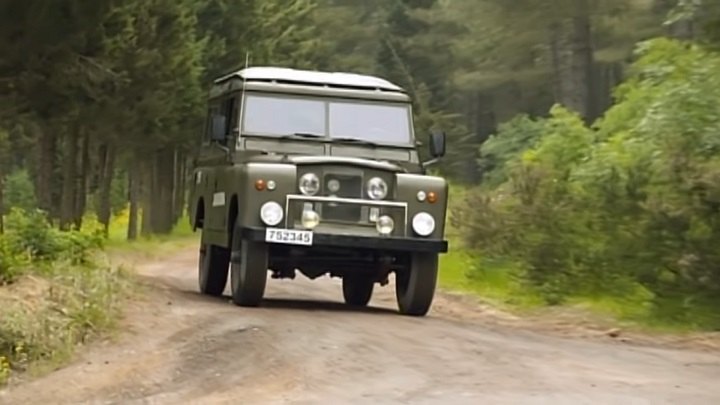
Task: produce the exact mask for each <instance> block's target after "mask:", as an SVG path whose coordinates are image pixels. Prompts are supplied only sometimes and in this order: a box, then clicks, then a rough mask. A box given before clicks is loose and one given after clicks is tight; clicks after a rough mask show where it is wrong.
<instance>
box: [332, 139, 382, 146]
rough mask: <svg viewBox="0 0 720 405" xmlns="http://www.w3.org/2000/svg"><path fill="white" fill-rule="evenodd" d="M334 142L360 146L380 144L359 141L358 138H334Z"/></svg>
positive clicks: (363, 140)
mask: <svg viewBox="0 0 720 405" xmlns="http://www.w3.org/2000/svg"><path fill="white" fill-rule="evenodd" d="M332 140H333V141H340V142H347V143H356V144H359V145H367V146H378V144H377V143H375V142H372V141H366V140H365V139H358V138H332Z"/></svg>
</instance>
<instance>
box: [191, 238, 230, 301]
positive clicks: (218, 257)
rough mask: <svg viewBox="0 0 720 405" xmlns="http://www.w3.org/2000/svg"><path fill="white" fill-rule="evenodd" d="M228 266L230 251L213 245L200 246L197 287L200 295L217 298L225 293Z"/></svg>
mask: <svg viewBox="0 0 720 405" xmlns="http://www.w3.org/2000/svg"><path fill="white" fill-rule="evenodd" d="M229 265H230V251H229V250H228V249H225V248H221V247H219V246H214V245H207V244H206V245H202V246H200V257H199V260H198V285H199V287H200V293H202V294H205V295H210V296H213V297H219V296H221V295H222V293H223V292H224V291H225V286H226V285H227V279H228V266H229Z"/></svg>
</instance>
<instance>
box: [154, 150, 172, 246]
mask: <svg viewBox="0 0 720 405" xmlns="http://www.w3.org/2000/svg"><path fill="white" fill-rule="evenodd" d="M174 154H175V152H174V151H173V150H163V151H160V152H158V153H157V154H156V156H155V159H153V170H152V175H153V176H152V177H153V179H152V180H153V182H152V193H151V198H150V205H151V217H150V219H151V224H152V228H151V232H152V233H157V234H168V233H170V232H171V231H172V228H173V216H174V213H173V209H174V201H173V200H174V196H175V186H174V183H175V170H174V166H175V165H174V159H173V156H174Z"/></svg>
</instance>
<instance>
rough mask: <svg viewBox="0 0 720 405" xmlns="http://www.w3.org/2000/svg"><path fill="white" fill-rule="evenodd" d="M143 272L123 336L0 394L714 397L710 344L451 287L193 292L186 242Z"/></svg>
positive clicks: (232, 399)
mask: <svg viewBox="0 0 720 405" xmlns="http://www.w3.org/2000/svg"><path fill="white" fill-rule="evenodd" d="M138 272H139V273H140V274H141V275H142V276H143V277H144V278H145V280H147V281H148V289H149V291H151V292H152V293H151V294H148V295H147V297H146V298H143V299H141V300H138V301H135V302H133V303H132V304H131V307H130V308H129V309H128V313H127V319H125V320H124V325H125V326H124V331H123V333H122V334H120V336H119V337H117V338H116V339H115V340H113V341H107V342H102V343H98V344H94V345H92V346H91V347H89V348H88V349H87V350H83V352H82V353H81V354H79V355H78V357H77V359H76V360H75V361H74V362H73V363H72V364H70V365H68V366H67V367H65V368H63V369H60V370H57V371H55V372H53V373H51V374H49V375H46V376H44V377H41V378H39V379H35V380H32V381H26V382H24V383H22V384H18V385H15V386H13V387H12V388H10V389H8V390H6V391H4V392H1V393H0V403H3V404H5V403H7V404H18V405H21V404H22V405H26V404H81V403H87V404H184V403H187V404H225V403H235V404H458V405H459V404H573V405H580V404H634V405H639V404H682V405H694V404H697V405H701V404H708V405H718V404H720V352H718V351H713V350H699V349H697V350H695V349H688V348H683V349H680V348H669V347H662V346H661V345H652V346H651V345H646V344H637V343H634V344H628V343H620V342H618V341H617V340H615V341H609V340H603V339H588V338H579V337H568V336H558V335H557V334H552V333H541V332H538V331H533V330H531V329H527V328H522V327H510V326H504V325H502V324H501V323H497V322H488V321H485V320H484V318H485V317H486V315H484V314H486V313H487V312H486V309H482V308H479V307H474V306H473V305H474V304H472V303H468V302H464V301H462V300H457V299H455V298H453V297H451V296H449V295H446V294H439V295H438V297H437V299H436V302H435V306H434V307H433V310H432V311H431V313H430V314H429V315H428V317H426V318H419V319H416V318H408V317H402V316H399V315H397V314H396V313H395V300H394V295H393V289H392V286H387V287H384V288H380V289H377V290H376V291H377V292H376V294H375V296H374V298H373V301H372V302H371V308H369V309H367V310H351V309H349V308H347V307H345V306H344V305H343V304H342V292H341V284H340V282H339V280H330V279H321V280H315V281H308V280H305V279H304V278H302V276H300V277H298V279H296V280H294V281H279V280H269V282H268V291H267V294H266V298H267V299H266V302H265V303H264V304H263V306H262V307H261V308H256V309H245V308H238V307H235V306H233V305H232V304H231V303H230V302H229V299H228V298H227V297H226V298H224V299H211V298H206V297H202V296H200V295H198V294H197V292H196V291H197V289H196V285H197V282H196V251H195V250H194V249H189V250H187V251H185V252H183V253H180V254H177V255H174V256H173V257H171V258H169V259H167V260H162V261H154V262H149V263H143V264H142V265H141V266H139V267H138ZM488 316H489V315H488ZM494 317H495V316H494ZM495 318H497V317H495Z"/></svg>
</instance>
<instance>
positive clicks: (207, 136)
mask: <svg viewBox="0 0 720 405" xmlns="http://www.w3.org/2000/svg"><path fill="white" fill-rule="evenodd" d="M219 112H220V108H219V107H218V106H217V105H211V106H210V107H209V108H208V111H207V117H205V131H204V132H203V137H202V143H203V144H204V145H207V144H209V143H210V140H211V139H212V117H213V116H214V115H217V114H218V113H219Z"/></svg>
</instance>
